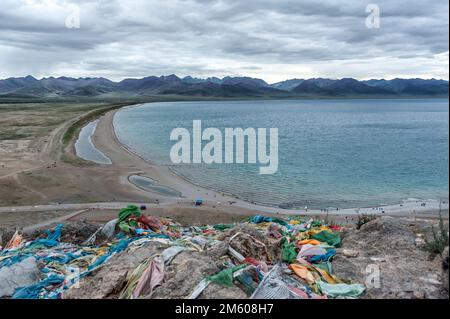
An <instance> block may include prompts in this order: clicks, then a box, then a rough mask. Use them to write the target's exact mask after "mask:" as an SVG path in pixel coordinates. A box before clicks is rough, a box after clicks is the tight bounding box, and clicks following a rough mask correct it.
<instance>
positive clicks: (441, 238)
mask: <svg viewBox="0 0 450 319" xmlns="http://www.w3.org/2000/svg"><path fill="white" fill-rule="evenodd" d="M438 228H439V229H438V230H436V228H435V227H434V226H432V228H431V234H432V238H429V236H425V244H424V245H423V249H424V250H425V251H427V252H429V253H431V254H439V255H440V254H442V252H443V251H444V249H445V247H447V246H448V225H445V223H444V219H443V218H442V215H441V214H439V227H438Z"/></svg>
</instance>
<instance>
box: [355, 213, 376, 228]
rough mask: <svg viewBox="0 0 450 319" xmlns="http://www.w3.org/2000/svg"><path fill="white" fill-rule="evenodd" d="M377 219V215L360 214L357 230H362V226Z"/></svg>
mask: <svg viewBox="0 0 450 319" xmlns="http://www.w3.org/2000/svg"><path fill="white" fill-rule="evenodd" d="M376 218H377V216H376V215H373V214H361V215H360V214H358V220H357V221H356V229H360V228H361V226H362V225H364V224H367V223H368V222H370V221H372V220H375V219H376Z"/></svg>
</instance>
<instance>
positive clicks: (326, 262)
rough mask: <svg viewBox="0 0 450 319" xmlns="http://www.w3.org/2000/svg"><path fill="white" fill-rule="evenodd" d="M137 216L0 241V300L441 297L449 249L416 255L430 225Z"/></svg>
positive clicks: (389, 220)
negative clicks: (187, 222)
mask: <svg viewBox="0 0 450 319" xmlns="http://www.w3.org/2000/svg"><path fill="white" fill-rule="evenodd" d="M142 216H144V219H142V217H141V215H139V218H136V219H133V218H132V219H128V220H122V221H125V223H120V215H119V219H118V220H116V221H111V222H110V223H108V224H109V226H108V224H106V225H103V226H101V227H99V225H95V224H90V223H86V222H78V223H72V224H70V223H69V224H66V225H64V226H62V227H61V226H59V227H56V228H55V229H54V230H52V231H48V232H46V233H43V232H35V233H33V234H28V235H20V234H18V233H15V234H4V236H3V240H4V243H3V245H4V247H5V248H3V250H0V279H1V280H0V295H1V297H5V298H11V297H12V298H199V299H204V298H226V299H231V298H291V299H325V298H395V299H397V298H448V248H447V249H446V250H445V252H444V253H443V254H442V255H439V254H430V253H429V252H426V251H425V250H424V249H423V245H424V239H425V238H429V237H430V233H431V227H432V225H433V224H436V222H432V221H428V220H414V219H406V218H391V217H380V218H377V219H375V220H371V221H368V222H367V223H365V224H363V225H362V226H361V227H360V229H356V228H355V226H345V227H340V226H336V225H328V224H326V223H325V222H323V221H313V220H308V219H307V218H290V219H287V218H286V219H284V218H279V219H276V218H267V217H263V216H255V217H254V218H252V219H249V220H247V221H243V222H241V223H236V224H218V225H212V226H187V227H185V226H181V225H178V224H176V223H174V222H172V221H170V220H166V219H157V218H153V217H145V215H142ZM127 218H129V216H128V217H127ZM143 226H144V227H143ZM147 226H148V227H147ZM434 226H435V227H436V225H434ZM141 227H142V228H141ZM446 227H447V229H448V225H446ZM13 235H14V236H13ZM6 237H8V240H7V239H6ZM11 237H12V238H11ZM9 238H11V240H10V239H9Z"/></svg>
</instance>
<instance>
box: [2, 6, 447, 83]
mask: <svg viewBox="0 0 450 319" xmlns="http://www.w3.org/2000/svg"><path fill="white" fill-rule="evenodd" d="M4 2H5V3H3V4H2V11H1V12H0V61H1V62H3V63H7V66H6V67H4V68H3V70H0V76H2V77H6V76H16V75H19V74H17V73H20V72H25V71H24V70H26V68H27V66H28V67H29V69H30V73H31V70H34V71H35V72H36V73H37V74H35V75H37V76H40V75H50V73H51V72H56V73H62V72H66V73H72V74H67V75H74V74H82V73H83V72H86V73H88V74H86V75H89V76H92V75H102V76H111V77H116V78H122V77H138V76H144V75H149V74H170V73H178V74H179V73H181V74H192V75H193V76H196V75H206V76H208V75H215V72H218V73H222V74H225V75H226V74H236V73H243V74H244V73H245V72H250V73H252V74H256V73H258V72H260V76H261V77H263V78H264V77H265V76H271V77H277V75H276V74H275V73H274V71H271V72H272V73H271V74H267V75H266V74H265V72H268V71H267V70H269V69H274V68H275V69H276V68H277V67H274V66H278V65H279V66H283V65H285V66H286V67H285V68H286V69H289V68H298V69H311V68H316V70H317V72H318V73H320V74H317V75H321V76H327V70H329V72H330V74H331V73H333V74H335V72H336V68H335V63H336V61H346V63H349V65H352V63H353V62H354V63H353V67H354V68H360V67H361V65H362V63H361V62H360V61H361V60H365V61H366V62H367V63H368V64H370V63H379V62H377V61H378V60H375V59H376V58H383V57H384V58H385V59H386V60H388V59H403V60H405V61H406V60H407V61H411V63H410V64H413V65H414V68H415V69H416V72H417V74H425V73H427V72H428V71H427V68H429V65H431V64H432V65H435V61H434V60H433V59H435V57H434V55H436V54H439V53H443V52H447V51H448V2H447V1H446V0H445V1H444V0H434V1H431V0H430V1H414V2H411V1H406V0H395V1H392V0H382V1H373V0H372V1H355V2H351V3H349V2H348V1H335V0H333V1H332V0H322V1H318V0H256V1H242V0H226V1H225V0H211V1H204V0H165V1H158V0H151V1H145V0H141V1H139V0H134V1H126V0H84V1H76V2H75V1H72V3H77V4H79V6H80V8H81V28H80V29H67V28H65V27H64V19H65V17H66V16H67V10H66V7H64V5H63V4H64V1H59V0H53V1H47V3H51V4H52V5H49V6H48V7H45V6H44V5H42V4H44V2H42V1H34V3H38V5H36V6H30V5H28V6H27V5H26V4H25V3H24V2H18V1H13V0H5V1H4ZM31 2H33V1H31ZM370 2H375V3H377V4H378V5H379V6H380V9H381V28H380V29H376V30H374V29H372V30H370V29H367V28H366V26H365V19H366V16H367V13H366V12H365V8H366V5H367V4H368V3H370ZM39 3H40V4H41V5H39ZM419 59H420V63H419V62H418V61H419ZM427 59H428V60H429V61H428V60H427ZM2 60H3V61H2ZM17 61H20V63H21V64H20V65H15V64H16V63H18V62H17ZM352 61H353V62H352ZM415 61H417V63H415ZM424 61H425V62H426V63H425V62H424ZM37 63H38V64H39V65H37ZM317 63H320V66H318V64H317ZM406 64H407V63H405V65H406ZM447 65H448V60H447ZM290 66H292V67H290ZM379 68H380V69H383V68H385V70H386V76H387V77H389V75H390V73H389V72H391V70H392V69H393V68H391V67H387V66H386V65H383V64H380V65H379ZM396 70H397V69H396ZM313 71H314V70H312V72H313ZM346 72H347V73H348V74H346V76H354V74H361V73H363V72H362V71H361V70H356V69H352V67H347V70H346ZM396 72H397V71H396ZM353 73H354V74H353ZM410 73H411V69H408V70H405V74H410ZM444 73H445V74H446V76H447V77H448V71H445V72H444ZM439 74H440V75H442V72H440V73H439ZM59 75H63V74H59ZM279 76H280V77H281V74H280V75H279ZM283 76H284V75H283ZM290 76H292V77H298V76H301V74H291V75H290Z"/></svg>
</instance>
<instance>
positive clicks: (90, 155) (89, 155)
mask: <svg viewBox="0 0 450 319" xmlns="http://www.w3.org/2000/svg"><path fill="white" fill-rule="evenodd" d="M97 123H98V120H96V121H93V122H91V123H89V124H88V125H86V126H85V127H83V128H82V129H81V132H80V135H79V136H78V140H77V141H76V142H75V151H76V154H77V156H78V157H81V158H82V159H84V160H86V161H91V162H94V163H97V164H112V162H111V160H110V159H109V158H108V157H107V156H106V155H105V154H103V153H102V152H101V151H100V150H98V149H97V148H96V147H95V146H94V144H93V143H92V135H93V134H94V132H95V129H96V127H97Z"/></svg>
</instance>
